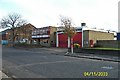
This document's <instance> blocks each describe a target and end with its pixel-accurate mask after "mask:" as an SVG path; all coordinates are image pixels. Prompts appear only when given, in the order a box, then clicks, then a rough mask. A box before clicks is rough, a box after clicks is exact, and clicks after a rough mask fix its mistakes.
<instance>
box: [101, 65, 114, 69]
mask: <svg viewBox="0 0 120 80" xmlns="http://www.w3.org/2000/svg"><path fill="white" fill-rule="evenodd" d="M102 68H103V69H113V67H112V66H103V67H102Z"/></svg>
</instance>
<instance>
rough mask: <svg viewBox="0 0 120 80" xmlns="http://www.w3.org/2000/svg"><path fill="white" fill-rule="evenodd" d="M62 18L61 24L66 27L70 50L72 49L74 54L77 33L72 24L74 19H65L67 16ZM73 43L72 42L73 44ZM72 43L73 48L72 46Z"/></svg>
mask: <svg viewBox="0 0 120 80" xmlns="http://www.w3.org/2000/svg"><path fill="white" fill-rule="evenodd" d="M60 17H61V19H60V20H61V23H62V25H64V33H65V34H67V36H68V42H69V43H68V45H69V46H68V49H70V48H71V52H72V53H73V36H74V35H75V34H76V31H75V29H74V27H73V24H72V19H71V18H69V17H65V16H60ZM71 41H72V42H71ZM71 43H72V47H71V46H70V45H71Z"/></svg>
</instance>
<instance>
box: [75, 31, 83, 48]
mask: <svg viewBox="0 0 120 80" xmlns="http://www.w3.org/2000/svg"><path fill="white" fill-rule="evenodd" d="M73 43H77V44H80V47H82V32H77V33H76V34H75V36H74V38H73Z"/></svg>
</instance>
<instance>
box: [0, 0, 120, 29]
mask: <svg viewBox="0 0 120 80" xmlns="http://www.w3.org/2000/svg"><path fill="white" fill-rule="evenodd" d="M118 1H119V0H0V19H1V18H2V17H4V16H6V15H7V14H9V13H12V12H16V13H19V14H21V15H22V16H23V18H24V19H27V20H28V22H30V23H31V24H33V25H34V26H35V27H37V28H39V27H44V26H56V25H58V24H60V17H59V15H64V16H68V17H71V18H72V20H73V23H74V24H75V25H76V26H80V25H81V23H82V22H85V23H86V24H87V26H88V27H90V28H93V27H97V28H99V29H100V28H103V29H106V30H109V29H110V30H115V31H118Z"/></svg>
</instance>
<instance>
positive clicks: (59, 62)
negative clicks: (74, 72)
mask: <svg viewBox="0 0 120 80" xmlns="http://www.w3.org/2000/svg"><path fill="white" fill-rule="evenodd" d="M74 61H80V60H69V61H55V62H40V63H34V64H25V65H19V66H10V67H9V68H18V67H27V66H33V65H38V64H56V63H65V62H74Z"/></svg>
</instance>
